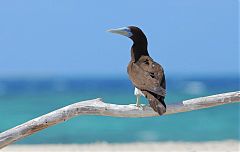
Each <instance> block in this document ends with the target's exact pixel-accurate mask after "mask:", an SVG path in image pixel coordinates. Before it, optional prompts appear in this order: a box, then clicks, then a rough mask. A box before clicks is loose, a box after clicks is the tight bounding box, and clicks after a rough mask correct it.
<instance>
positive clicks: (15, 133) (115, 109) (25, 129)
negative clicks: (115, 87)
mask: <svg viewBox="0 0 240 152" xmlns="http://www.w3.org/2000/svg"><path fill="white" fill-rule="evenodd" d="M237 102H240V91H237V92H230V93H224V94H218V95H213V96H207V97H201V98H195V99H190V100H185V101H183V102H180V103H177V104H169V105H167V112H166V113H165V114H174V113H179V112H187V111H192V110H197V109H202V108H208V107H213V106H218V105H223V104H228V103H237ZM79 115H101V116H112V117H152V116H158V114H157V113H156V112H154V111H153V110H152V109H151V108H150V107H149V106H144V108H143V109H141V108H138V107H136V106H134V105H116V104H110V103H104V102H103V101H102V99H100V98H98V99H93V100H87V101H82V102H77V103H74V104H71V105H69V106H66V107H63V108H61V109H58V110H55V111H53V112H50V113H48V114H46V115H43V116H40V117H38V118H35V119H32V120H30V121H28V122H26V123H23V124H21V125H19V126H16V127H14V128H12V129H9V130H7V131H5V132H2V133H0V149H1V148H3V147H5V146H7V145H9V144H11V143H13V142H15V141H17V140H20V139H22V138H24V137H26V136H29V135H31V134H33V133H35V132H38V131H40V130H42V129H45V128H47V127H50V126H52V125H55V124H58V123H60V122H63V121H66V120H68V119H70V118H72V117H75V116H79Z"/></svg>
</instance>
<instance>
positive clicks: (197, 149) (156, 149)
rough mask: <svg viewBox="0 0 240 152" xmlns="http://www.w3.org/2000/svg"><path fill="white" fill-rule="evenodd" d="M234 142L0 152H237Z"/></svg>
mask: <svg viewBox="0 0 240 152" xmlns="http://www.w3.org/2000/svg"><path fill="white" fill-rule="evenodd" d="M239 150H240V142H239V141H236V140H226V141H208V142H138V143H122V144H119V143H113V144H112V143H111V144H110V143H93V144H38V145H10V146H8V147H5V148H4V149H2V150H1V152H42V151H44V152H102V151H104V152H112V151H114V152H125V151H126V152H127V151H142V152H161V151H162V152H165V151H167V152H179V151H184V152H238V151H239Z"/></svg>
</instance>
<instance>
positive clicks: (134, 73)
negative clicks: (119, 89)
mask: <svg viewBox="0 0 240 152" xmlns="http://www.w3.org/2000/svg"><path fill="white" fill-rule="evenodd" d="M107 31H108V32H111V33H115V34H120V35H123V36H126V37H128V38H130V39H131V40H132V41H133V45H132V47H131V60H130V62H129V64H128V67H127V72H128V75H129V78H130V80H131V82H132V83H133V85H134V86H135V89H134V95H136V100H137V101H136V106H137V107H142V106H141V104H140V96H144V97H145V98H147V100H148V102H149V105H150V107H151V108H152V109H153V110H154V111H155V112H157V113H158V114H159V115H163V114H164V113H165V112H166V104H165V102H164V99H165V96H166V80H165V74H164V69H163V67H162V66H161V65H160V64H159V63H157V62H155V61H154V60H153V59H152V58H151V57H150V55H149V53H148V41H147V37H146V35H145V34H144V33H143V31H142V30H141V29H140V28H138V27H136V26H127V27H122V28H116V29H110V30H107Z"/></svg>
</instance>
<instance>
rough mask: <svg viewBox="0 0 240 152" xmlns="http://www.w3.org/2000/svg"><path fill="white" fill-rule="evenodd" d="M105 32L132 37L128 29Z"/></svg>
mask: <svg viewBox="0 0 240 152" xmlns="http://www.w3.org/2000/svg"><path fill="white" fill-rule="evenodd" d="M107 32H111V33H116V34H120V35H123V36H127V37H131V36H132V35H133V34H132V32H131V30H130V29H129V28H128V27H123V28H117V29H110V30H107Z"/></svg>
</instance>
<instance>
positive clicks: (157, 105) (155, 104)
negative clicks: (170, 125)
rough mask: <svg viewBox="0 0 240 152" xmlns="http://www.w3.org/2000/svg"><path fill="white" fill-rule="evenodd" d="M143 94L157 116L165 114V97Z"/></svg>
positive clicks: (150, 93)
mask: <svg viewBox="0 0 240 152" xmlns="http://www.w3.org/2000/svg"><path fill="white" fill-rule="evenodd" d="M143 93H144V94H145V96H146V98H147V99H148V101H149V104H150V106H151V107H152V108H153V110H154V111H156V112H157V113H158V114H159V115H162V114H164V113H165V112H166V104H165V102H164V98H165V97H163V96H160V95H157V94H155V93H153V92H149V91H143Z"/></svg>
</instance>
